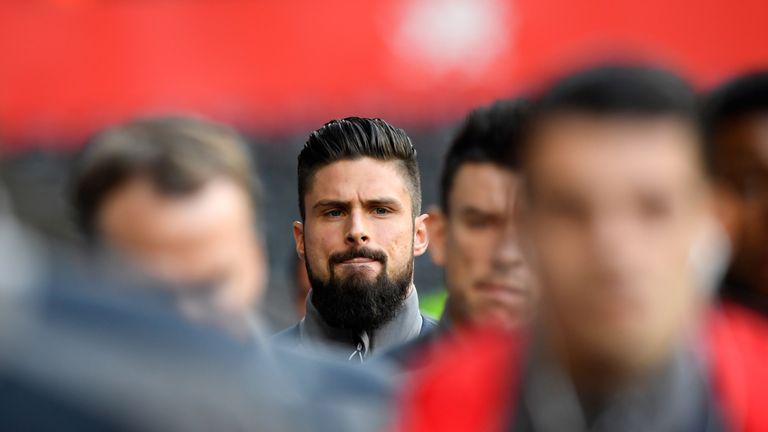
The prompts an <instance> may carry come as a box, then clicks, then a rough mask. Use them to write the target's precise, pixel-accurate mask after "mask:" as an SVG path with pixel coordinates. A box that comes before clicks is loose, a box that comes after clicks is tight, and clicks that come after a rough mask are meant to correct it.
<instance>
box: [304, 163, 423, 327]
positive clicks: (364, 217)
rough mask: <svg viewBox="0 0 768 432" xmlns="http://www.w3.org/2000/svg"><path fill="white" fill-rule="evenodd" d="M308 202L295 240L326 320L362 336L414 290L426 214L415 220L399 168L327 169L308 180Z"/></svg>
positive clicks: (339, 166)
mask: <svg viewBox="0 0 768 432" xmlns="http://www.w3.org/2000/svg"><path fill="white" fill-rule="evenodd" d="M304 204H305V208H306V214H305V219H304V223H303V224H301V223H299V222H296V223H295V224H294V236H295V238H296V248H297V251H298V253H299V255H300V256H302V257H303V258H304V260H305V262H306V265H307V271H308V274H309V278H310V280H311V281H312V300H313V303H314V305H315V306H316V307H317V308H318V311H319V312H320V314H321V315H322V316H323V318H324V319H325V320H326V321H327V322H329V323H330V324H332V325H334V326H336V327H341V328H351V329H356V330H363V329H365V330H369V329H372V328H376V327H377V326H380V325H381V324H383V323H384V322H386V321H387V320H388V319H391V317H392V316H393V314H394V313H395V312H396V311H397V309H398V308H399V306H400V305H401V304H402V300H403V299H404V298H405V295H406V294H407V293H408V291H409V289H410V285H411V282H412V273H413V257H414V256H415V255H421V254H423V253H424V251H425V250H426V248H427V243H428V242H427V235H426V228H425V226H424V219H426V215H422V216H419V217H417V218H415V219H414V217H413V213H412V204H411V194H410V191H409V188H408V185H407V183H406V179H405V177H404V175H403V174H402V172H401V169H400V167H399V166H398V162H395V161H392V162H389V161H387V162H383V161H378V160H375V159H371V158H361V159H356V160H345V161H339V162H334V163H332V164H330V165H327V166H325V167H323V168H321V169H319V170H318V171H317V172H316V173H315V174H314V176H313V177H312V179H311V180H310V187H309V188H308V191H307V192H306V194H305V196H304Z"/></svg>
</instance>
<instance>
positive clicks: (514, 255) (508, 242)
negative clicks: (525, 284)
mask: <svg viewBox="0 0 768 432" xmlns="http://www.w3.org/2000/svg"><path fill="white" fill-rule="evenodd" d="M506 225H507V226H505V227H504V229H503V231H502V232H501V233H500V234H501V235H500V236H499V239H498V241H497V242H496V247H495V250H494V253H493V267H494V269H495V270H496V271H501V272H506V271H512V270H513V269H514V268H516V267H520V266H522V265H523V264H524V259H523V253H522V250H521V249H520V242H519V239H518V236H517V229H516V227H515V225H514V223H512V222H508V223H507V224H506Z"/></svg>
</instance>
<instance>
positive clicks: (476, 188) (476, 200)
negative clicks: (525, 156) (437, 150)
mask: <svg viewBox="0 0 768 432" xmlns="http://www.w3.org/2000/svg"><path fill="white" fill-rule="evenodd" d="M518 183H519V178H518V177H517V176H516V175H515V174H513V173H512V172H511V171H509V170H506V169H503V168H501V167H499V166H498V165H496V164H493V163H487V162H473V163H466V164H464V165H462V166H461V167H460V168H459V169H458V171H457V172H456V176H455V178H454V180H453V185H452V187H451V190H450V193H449V197H448V198H449V199H448V205H449V209H448V214H447V215H446V214H442V212H440V211H439V210H437V211H435V214H434V215H433V216H431V217H430V219H429V220H428V221H427V225H428V227H429V230H430V240H431V242H432V247H431V249H430V250H431V255H432V259H433V261H434V262H435V263H436V264H437V265H439V266H442V267H444V269H445V280H446V285H447V288H448V293H449V296H450V297H449V299H450V300H449V304H448V313H449V316H450V318H451V320H453V321H455V322H457V323H458V324H470V325H487V324H492V325H500V326H502V327H507V328H509V327H515V326H518V325H519V324H520V323H521V322H523V321H525V320H526V319H527V318H528V316H529V313H530V309H531V303H532V300H533V292H532V288H533V286H532V281H531V275H530V272H529V270H528V267H527V265H526V264H525V262H524V261H523V257H522V254H521V251H520V248H519V244H518V238H517V229H516V227H515V224H514V220H513V218H512V209H513V207H514V202H515V199H516V196H517V192H518Z"/></svg>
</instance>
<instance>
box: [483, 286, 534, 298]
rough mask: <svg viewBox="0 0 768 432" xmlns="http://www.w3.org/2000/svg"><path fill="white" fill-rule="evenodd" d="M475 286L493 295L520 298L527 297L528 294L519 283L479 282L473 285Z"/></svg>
mask: <svg viewBox="0 0 768 432" xmlns="http://www.w3.org/2000/svg"><path fill="white" fill-rule="evenodd" d="M475 288H477V290H478V291H479V292H482V293H485V294H488V295H492V296H495V297H508V298H514V299H520V298H524V297H527V295H528V293H527V291H526V290H524V289H522V288H521V287H520V285H519V284H507V283H481V284H477V285H475Z"/></svg>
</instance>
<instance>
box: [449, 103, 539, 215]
mask: <svg viewBox="0 0 768 432" xmlns="http://www.w3.org/2000/svg"><path fill="white" fill-rule="evenodd" d="M527 111H528V102H527V101H525V100H523V99H508V100H500V101H497V102H495V103H493V104H492V105H489V106H486V107H482V108H478V109H476V110H474V111H472V112H471V113H470V114H469V115H468V116H467V118H466V120H465V121H464V124H463V125H462V126H461V128H460V129H459V131H458V132H457V134H456V136H455V137H454V138H453V141H452V142H451V147H450V148H449V149H448V153H447V154H446V156H445V163H444V165H443V172H442V175H441V177H440V207H441V208H442V209H443V212H444V213H445V214H448V212H449V208H450V196H451V190H452V188H453V182H454V179H455V178H456V174H457V173H458V172H459V169H460V168H461V167H462V166H464V164H467V163H473V162H474V163H492V164H495V165H497V166H499V167H501V168H505V169H508V170H510V171H518V170H519V169H520V164H519V157H518V156H519V155H518V151H519V145H520V138H521V135H522V131H523V128H524V127H525V125H524V123H525V117H526V115H527Z"/></svg>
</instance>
